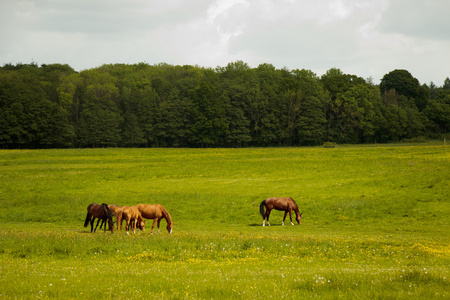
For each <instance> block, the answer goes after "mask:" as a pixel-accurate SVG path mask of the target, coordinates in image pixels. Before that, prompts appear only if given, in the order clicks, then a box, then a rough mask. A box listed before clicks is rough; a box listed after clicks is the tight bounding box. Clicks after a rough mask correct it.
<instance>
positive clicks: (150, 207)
mask: <svg viewBox="0 0 450 300" xmlns="http://www.w3.org/2000/svg"><path fill="white" fill-rule="evenodd" d="M136 207H137V209H138V210H139V212H140V213H141V215H142V217H144V218H146V219H158V218H161V217H162V209H161V208H162V205H161V204H139V205H136Z"/></svg>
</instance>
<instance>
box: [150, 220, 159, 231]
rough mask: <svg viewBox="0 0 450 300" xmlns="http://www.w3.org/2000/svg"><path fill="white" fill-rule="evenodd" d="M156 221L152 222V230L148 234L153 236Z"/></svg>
mask: <svg viewBox="0 0 450 300" xmlns="http://www.w3.org/2000/svg"><path fill="white" fill-rule="evenodd" d="M156 220H157V219H154V220H153V224H152V230H150V234H153V228H155V223H156Z"/></svg>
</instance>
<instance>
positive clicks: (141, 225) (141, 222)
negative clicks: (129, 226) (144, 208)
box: [136, 216, 145, 231]
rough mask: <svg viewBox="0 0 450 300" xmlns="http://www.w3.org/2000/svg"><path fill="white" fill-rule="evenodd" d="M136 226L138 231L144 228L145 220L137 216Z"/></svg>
mask: <svg viewBox="0 0 450 300" xmlns="http://www.w3.org/2000/svg"><path fill="white" fill-rule="evenodd" d="M136 227H138V228H139V230H140V231H144V230H145V220H144V218H142V217H141V216H139V218H138V219H137V225H136Z"/></svg>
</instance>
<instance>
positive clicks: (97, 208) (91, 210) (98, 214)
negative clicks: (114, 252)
mask: <svg viewBox="0 0 450 300" xmlns="http://www.w3.org/2000/svg"><path fill="white" fill-rule="evenodd" d="M91 218H92V219H91ZM95 218H98V221H97V225H96V226H95V229H94V220H95ZM100 221H103V222H105V221H108V225H109V230H110V231H111V233H113V232H114V222H113V215H112V213H111V211H110V210H109V208H108V204H105V203H103V204H102V205H100V204H97V203H92V204H89V206H88V207H87V215H86V220H85V221H84V227H87V226H88V224H89V222H90V223H91V232H95V231H96V230H97V227H98V223H99V222H100ZM104 231H105V232H106V225H105V229H104Z"/></svg>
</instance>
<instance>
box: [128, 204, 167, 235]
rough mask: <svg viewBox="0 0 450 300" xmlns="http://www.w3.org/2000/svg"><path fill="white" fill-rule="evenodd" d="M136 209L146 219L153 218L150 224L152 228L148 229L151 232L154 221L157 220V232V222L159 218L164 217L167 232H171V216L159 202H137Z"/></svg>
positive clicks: (159, 220)
mask: <svg viewBox="0 0 450 300" xmlns="http://www.w3.org/2000/svg"><path fill="white" fill-rule="evenodd" d="M136 207H137V209H138V210H139V211H140V212H141V215H142V216H143V217H144V218H146V219H154V221H153V224H152V230H151V231H150V233H151V234H153V228H155V223H156V222H158V233H159V223H160V222H161V219H162V218H164V219H165V220H166V222H167V226H166V229H167V231H168V232H169V233H172V229H173V222H172V217H171V216H170V214H169V212H168V211H167V210H166V209H165V208H164V207H163V206H162V205H161V204H153V205H150V204H139V205H136Z"/></svg>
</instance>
